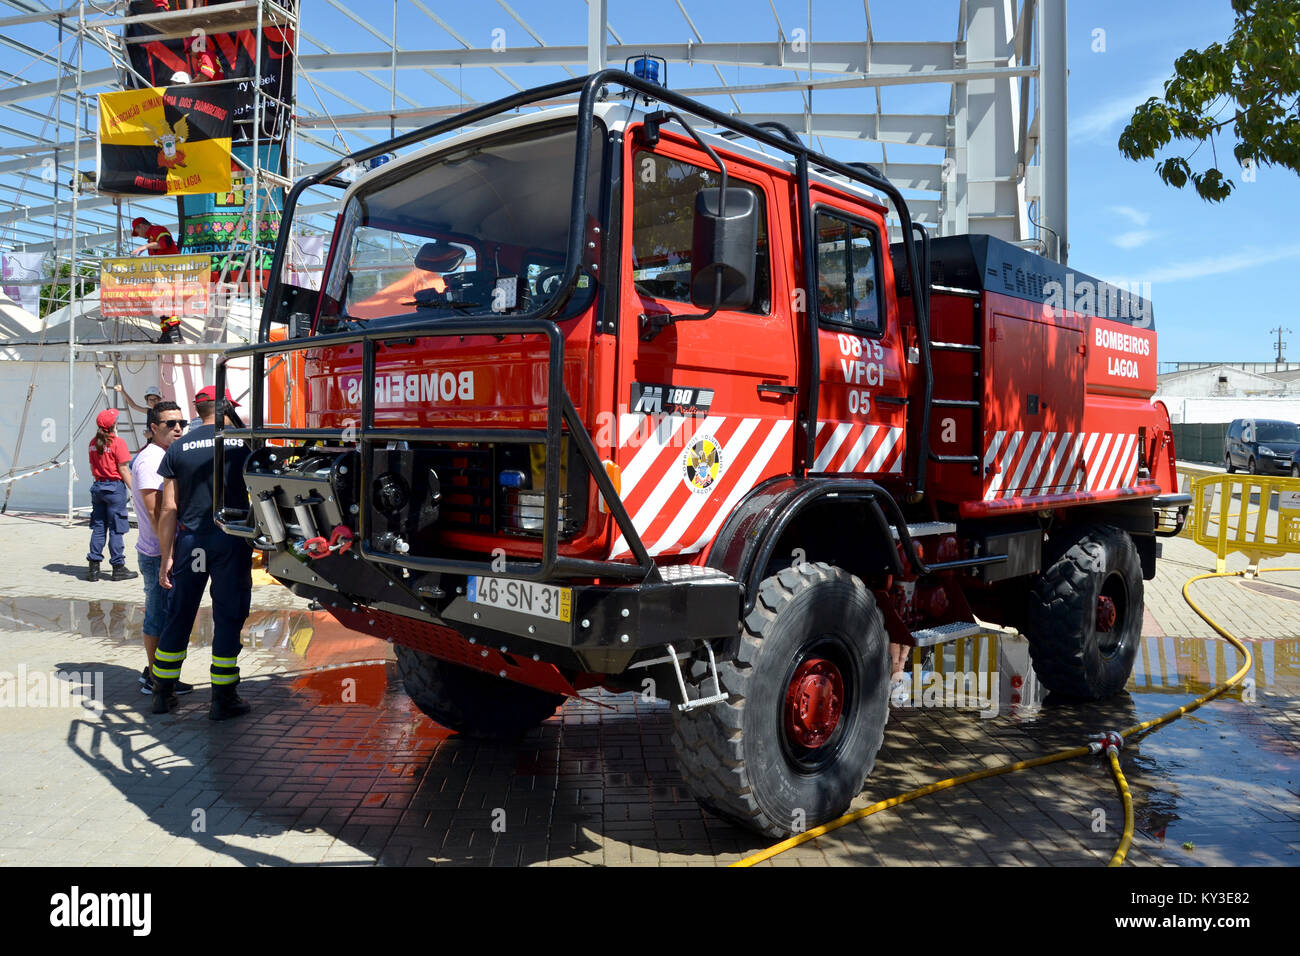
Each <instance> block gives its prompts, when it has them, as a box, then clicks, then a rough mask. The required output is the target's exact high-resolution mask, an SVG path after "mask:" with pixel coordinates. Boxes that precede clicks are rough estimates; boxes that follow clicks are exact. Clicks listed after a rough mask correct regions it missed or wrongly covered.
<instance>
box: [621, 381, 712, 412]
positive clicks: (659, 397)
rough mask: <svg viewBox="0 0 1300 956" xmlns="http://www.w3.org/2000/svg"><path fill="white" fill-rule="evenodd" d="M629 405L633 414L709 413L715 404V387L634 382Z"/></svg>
mask: <svg viewBox="0 0 1300 956" xmlns="http://www.w3.org/2000/svg"><path fill="white" fill-rule="evenodd" d="M628 405H629V407H630V408H631V409H632V413H633V414H636V413H638V412H640V413H642V414H645V415H707V414H708V413H709V409H710V408H711V407H712V406H713V389H711V388H692V387H689V386H681V385H649V384H643V383H641V382H633V383H632V396H631V401H630V402H629V403H628Z"/></svg>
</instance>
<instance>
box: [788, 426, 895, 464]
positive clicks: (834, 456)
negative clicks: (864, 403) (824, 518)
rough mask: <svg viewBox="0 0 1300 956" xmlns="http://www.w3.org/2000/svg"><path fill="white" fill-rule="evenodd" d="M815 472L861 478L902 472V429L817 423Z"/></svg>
mask: <svg viewBox="0 0 1300 956" xmlns="http://www.w3.org/2000/svg"><path fill="white" fill-rule="evenodd" d="M815 447H816V449H817V455H816V457H815V458H814V459H813V466H812V468H811V469H810V470H811V471H815V472H823V473H824V472H853V473H856V474H864V475H878V474H881V473H888V474H899V473H900V472H902V470H903V429H902V428H891V427H890V426H888V425H872V424H869V423H866V422H818V423H817V440H816V445H815Z"/></svg>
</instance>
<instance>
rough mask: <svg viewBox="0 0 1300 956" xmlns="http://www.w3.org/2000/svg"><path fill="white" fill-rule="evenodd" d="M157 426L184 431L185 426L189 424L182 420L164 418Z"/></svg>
mask: <svg viewBox="0 0 1300 956" xmlns="http://www.w3.org/2000/svg"><path fill="white" fill-rule="evenodd" d="M158 424H159V425H161V426H163V427H164V428H179V429H181V431H184V430H185V426H186V425H188V424H189V422H187V421H186V420H185V419H183V418H164V419H163V420H162V421H160V422H159V423H158Z"/></svg>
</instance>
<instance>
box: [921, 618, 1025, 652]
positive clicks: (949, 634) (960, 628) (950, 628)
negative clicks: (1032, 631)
mask: <svg viewBox="0 0 1300 956" xmlns="http://www.w3.org/2000/svg"><path fill="white" fill-rule="evenodd" d="M1018 633H1019V632H1018V631H1016V630H1015V629H1014V628H1009V627H998V626H997V625H996V624H981V623H980V622H979V621H952V622H951V623H949V624H936V625H935V626H934V627H926V628H922V629H921V630H919V631H913V632H912V643H913V644H914V645H915V646H917V647H934V646H936V645H938V644H950V643H952V642H953V641H960V640H961V639H962V638H964V637H976V636H978V635H981V634H988V635H990V636H992V635H997V636H999V637H1014V636H1016V635H1017V634H1018Z"/></svg>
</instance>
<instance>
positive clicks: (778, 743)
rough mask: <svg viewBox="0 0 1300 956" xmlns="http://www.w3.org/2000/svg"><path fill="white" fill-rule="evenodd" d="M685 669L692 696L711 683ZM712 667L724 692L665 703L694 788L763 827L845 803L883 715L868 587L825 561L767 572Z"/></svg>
mask: <svg viewBox="0 0 1300 956" xmlns="http://www.w3.org/2000/svg"><path fill="white" fill-rule="evenodd" d="M691 673H692V678H693V679H694V680H695V681H696V686H697V687H698V688H699V691H700V696H703V695H705V694H709V693H712V690H713V682H712V680H708V679H706V678H705V675H704V669H703V668H702V667H699V666H697V667H695V668H693V669H692V672H691ZM718 676H719V682H720V684H721V686H722V689H723V690H724V691H726V692H727V693H728V694H730V697H729V698H728V699H727V700H725V701H723V702H722V703H719V704H710V705H707V706H705V707H701V708H699V709H698V710H691V711H681V710H679V709H678V708H676V707H674V708H673V718H674V719H673V746H674V747H675V748H676V751H677V760H678V766H679V768H680V770H681V773H682V776H683V777H684V778H685V779H686V783H687V786H688V787H689V788H690V790H691V793H692V794H693V795H694V796H695V798H696V799H697V800H698V801H699V802H700V803H701V804H702V805H703V806H704V807H705V808H706V809H708V810H711V811H713V812H714V813H717V814H718V815H720V816H723V817H726V818H727V819H729V820H732V821H733V822H735V823H738V824H740V825H741V826H743V827H746V828H748V829H750V830H755V831H757V832H759V833H762V834H765V835H767V836H771V837H782V836H787V835H789V834H790V833H793V832H796V831H799V830H803V829H807V828H808V827H813V826H816V825H818V824H820V823H825V822H826V821H828V820H833V819H835V818H836V817H838V816H840V815H841V814H843V813H844V811H845V810H846V809H848V806H849V803H850V802H852V800H853V798H854V797H855V796H857V795H858V793H860V792H861V790H862V785H863V782H864V781H865V780H866V778H867V775H868V774H869V773H871V769H872V767H873V766H874V765H875V762H876V754H877V753H878V752H879V750H880V746H881V744H882V743H883V741H884V733H885V722H886V720H887V719H888V718H889V639H888V637H887V635H886V632H885V625H884V619H883V618H882V617H881V614H880V609H879V608H877V607H876V602H875V599H874V598H873V597H872V595H871V592H870V591H868V590H867V588H866V586H865V585H864V584H863V583H862V582H861V581H860V580H858V579H857V578H856V577H854V576H853V575H851V574H849V573H848V572H847V571H843V570H841V569H839V568H834V567H831V566H829V565H826V564H801V565H798V566H796V567H792V568H786V569H785V570H783V571H780V572H779V573H777V574H775V575H774V576H772V577H770V578H767V579H766V580H765V581H763V583H762V584H761V585H760V586H759V591H758V600H757V601H756V602H755V604H754V610H753V611H752V612H751V613H750V614H749V616H748V617H747V618H746V619H745V626H744V630H743V631H742V633H741V636H740V647H739V650H738V652H737V654H736V657H735V659H734V660H730V661H720V662H719V663H718ZM837 687H838V691H837ZM836 701H838V704H837V703H836ZM837 707H838V710H837Z"/></svg>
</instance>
